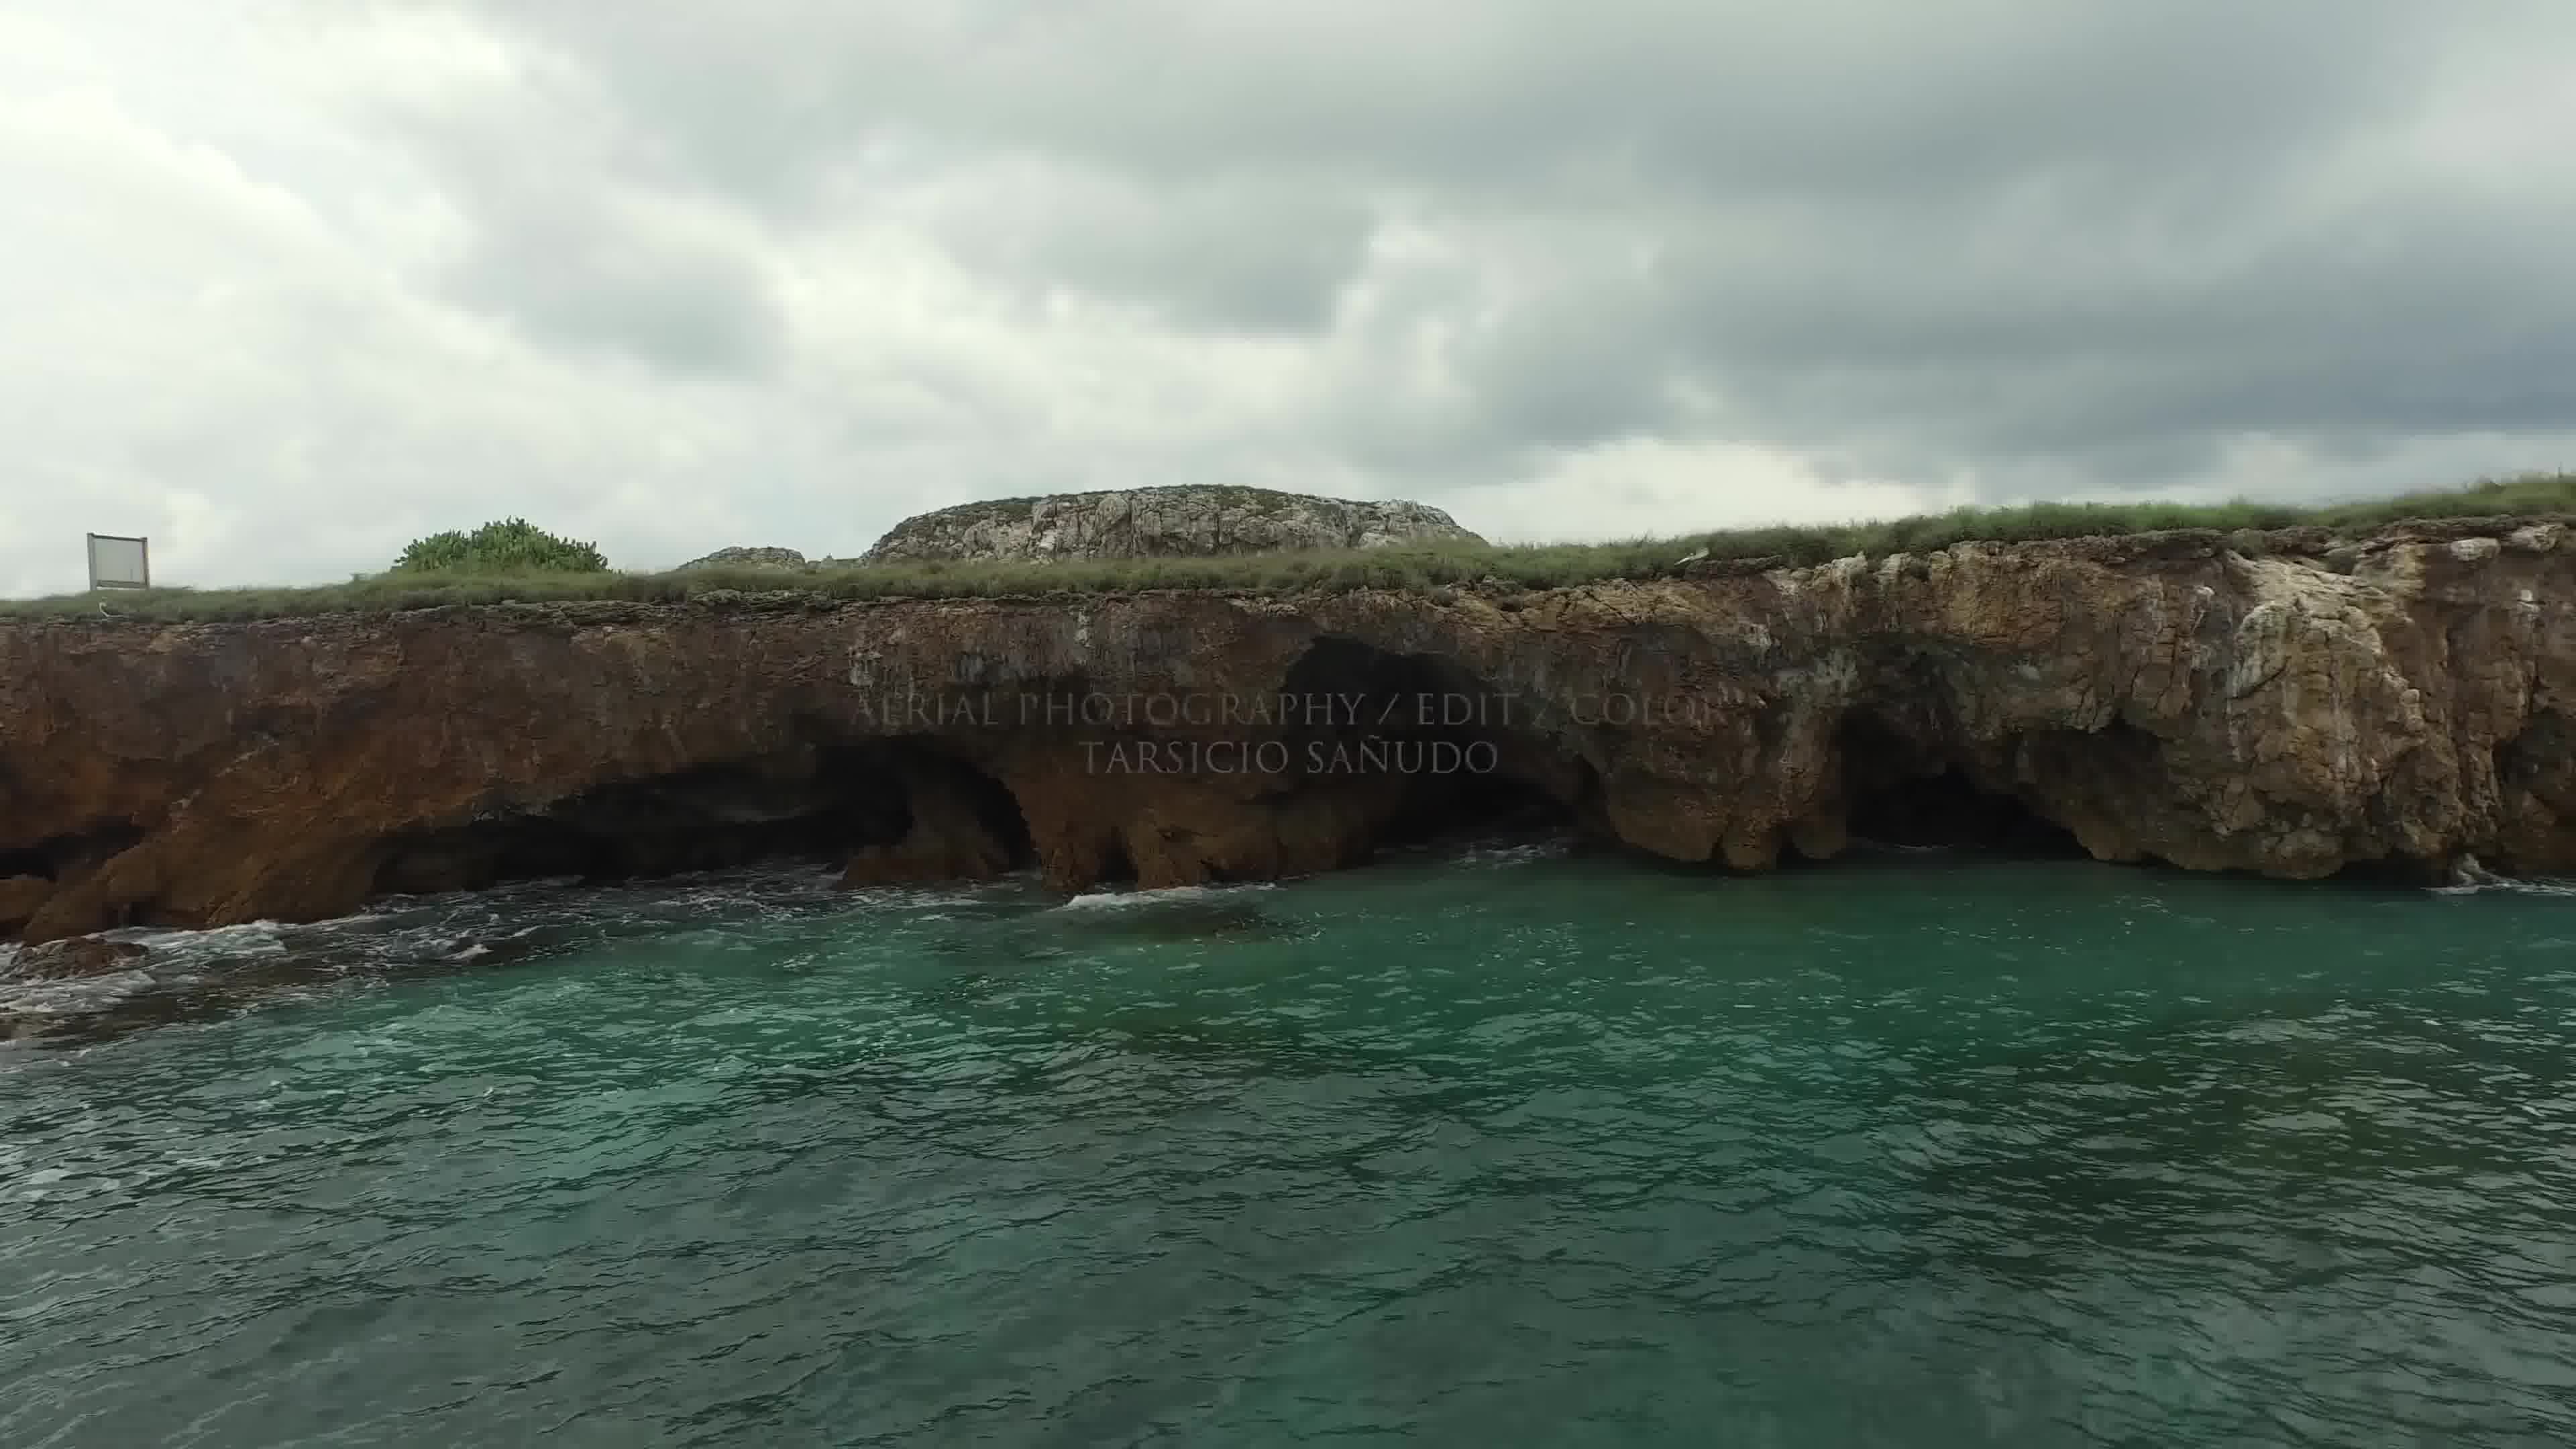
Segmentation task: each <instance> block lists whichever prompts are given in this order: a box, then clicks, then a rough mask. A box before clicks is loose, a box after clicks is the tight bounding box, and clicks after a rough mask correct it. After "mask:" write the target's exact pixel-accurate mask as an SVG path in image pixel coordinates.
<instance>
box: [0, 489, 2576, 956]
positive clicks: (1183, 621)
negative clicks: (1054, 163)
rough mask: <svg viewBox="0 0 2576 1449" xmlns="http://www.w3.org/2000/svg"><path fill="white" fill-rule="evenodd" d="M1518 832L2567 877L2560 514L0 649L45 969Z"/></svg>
mask: <svg viewBox="0 0 2576 1449" xmlns="http://www.w3.org/2000/svg"><path fill="white" fill-rule="evenodd" d="M2239 542H2242V541H2241V540H2239ZM1406 750H1410V751H1411V753H1410V754H1406V753H1404V752H1405V751H1406ZM1443 751H1446V754H1443V753H1442V752H1443ZM1508 808H1539V809H1544V810H1548V811H1552V812H1555V813H1557V814H1558V815H1560V816H1562V817H1563V818H1566V819H1569V820H1571V821H1574V822H1576V823H1578V824H1581V825H1583V826H1585V827H1587V828H1589V829H1591V830H1593V831H1595V832H1598V833H1600V834H1602V835H1605V836H1612V837H1616V838H1617V839H1619V840H1622V841H1625V842H1627V843H1629V844H1631V845H1633V846H1637V847H1641V848H1643V849H1645V850H1648V851H1652V852H1655V853H1656V854H1659V855H1663V856H1667V857H1670V858H1672V859H1675V860H1680V861H1714V862H1720V863H1723V864H1724V865H1726V866H1731V867H1735V868H1739V869H1759V868H1762V867H1765V866H1768V865H1770V864H1772V863H1774V862H1775V861H1776V860H1778V859H1779V858H1781V856H1782V855H1783V853H1784V852H1787V851H1795V852H1797V853H1800V854H1802V855H1806V856H1811V857H1823V856H1829V855H1831V854H1833V853H1834V852H1835V851H1837V850H1838V849H1840V848H1841V847H1842V845H1843V844H1844V842H1845V840H1846V839H1847V838H1848V837H1849V836H1850V835H1851V834H1852V833H1853V832H1854V830H1855V829H1858V830H1859V831H1861V832H1862V833H1866V834H1872V835H1879V836H1893V837H1900V838H1901V837H1902V836H1904V835H1905V834H1906V833H1907V832H1909V831H1921V830H1925V829H1931V830H1934V831H1936V832H1945V831H1946V832H1950V833H1956V832H1958V831H1961V830H1972V831H1986V830H1998V831H1999V830H2003V829H2006V828H2013V829H2020V830H2026V831H2038V832H2041V833H2046V832H2048V831H2050V830H2061V831H2063V832H2064V833H2065V834H2066V835H2068V836H2071V838H2072V840H2073V841H2074V842H2078V843H2080V845H2081V846H2082V848H2083V849H2085V850H2088V851H2090V852H2091V853H2093V854H2094V855H2096V856H2099V857H2103V858H2106V859H2114V860H2138V859H2150V858H2152V859H2160V860H2164V861H2169V862H2172V863H2175V864H2178V865H2182V866H2186V867H2190V868H2193V869H2202V870H2215V869H2244V870H2252V871H2260V872H2265V873H2268V874H2273V875H2280V876H2292V877H2313V876H2320V875H2324V874H2328V873H2331V872H2333V871H2335V870H2337V869H2338V868H2341V867H2344V866H2347V865H2351V864H2355V863H2361V862H2382V861H2386V862H2401V863H2409V864H2413V865H2420V866H2424V867H2427V868H2430V867H2435V866H2440V865H2443V864H2446V863H2449V862H2452V861H2454V860H2456V859H2457V858H2458V857H2459V856H2461V855H2463V854H2474V855H2476V856H2477V857H2479V858H2480V859H2481V860H2483V861H2485V862H2486V863H2487V864H2489V865H2494V866H2501V867H2503V868H2506V869H2512V870H2521V871H2539V872H2546V871H2557V870H2566V869H2569V868H2576V534H2571V532H2570V530H2569V529H2568V528H2567V527H2566V526H2564V525H2562V524H2558V523H2545V524H2536V525H2519V526H2516V525H2492V524H2491V525H2449V526H2442V527H2430V526H2428V527H2422V528H2416V529H2413V530H2409V531H2400V532H2395V533H2391V534H2389V535H2387V536H2384V537H2382V538H2379V539H2377V540H2374V541H2371V542H2369V543H2367V544H2363V545H2342V546H2336V547H2333V548H2331V550H2330V549H2329V541H2328V540H2325V539H2323V538H2321V537H2320V538H2303V537H2299V536H2291V535H2275V536H2272V537H2271V538H2270V539H2269V540H2267V542H2266V545H2265V547H2263V548H2261V549H2259V550H2253V551H2250V552H2239V551H2237V549H2236V548H2234V547H2231V546H2230V541H2229V540H2226V539H2221V538H2218V537H2216V536H2212V535H2197V534H2177V535H2164V536H2159V537H2149V538H2141V539H2133V540H2086V541H2077V542H2069V543H2058V544H2030V545H2020V546H1962V547H1959V548H1955V549H1951V550H1948V551H1945V552H1941V553H1936V554H1929V555H1908V556H1900V557H1896V558H1889V559H1884V560H1876V561H1867V562H1864V561H1859V560H1847V561H1844V562H1841V563H1836V564H1831V565H1827V566H1824V567H1819V568H1812V569H1798V570H1775V571H1768V572H1763V571H1754V570H1743V569H1738V570H1734V571H1732V572H1730V571H1728V570H1723V569H1718V570H1711V571H1709V572H1708V573H1707V574H1706V575H1705V576H1702V577H1697V578H1690V579H1680V580H1672V581H1662V582H1653V583H1631V584H1615V585H1598V586H1588V587H1581V588H1574V589H1568V590H1561V591H1553V592H1543V593H1508V592H1503V591H1501V590H1499V589H1498V590H1494V591H1483V592H1480V591H1459V592H1454V593H1450V594H1445V595H1442V596H1437V597H1424V596H1419V595H1392V594H1375V593H1355V594H1342V595H1335V596H1329V597H1322V596H1318V597H1309V598H1276V597H1232V596H1226V595H1221V594H1213V593H1172V594H1142V595H1134V596H1128V597H1119V598H1098V599H1080V600H1067V599H1050V600H1018V601H1011V600H989V601H988V600H964V601H937V602H929V601H923V602H888V603H877V604H870V605H858V606H827V605H820V604H816V603H813V602H812V601H808V600H803V599H798V598H793V597H785V596H781V597H777V598H770V599H755V600H748V601H745V600H737V601H735V602H732V603H730V604H728V605H726V606H723V607H716V606H709V605H673V606H662V605H655V606H643V605H623V604H594V605H580V606H509V607H486V608H460V609H446V610H429V611H420V612H414V613H403V614H394V615H380V616H359V615H344V616H332V617H322V618H313V619H306V620H293V621H282V622H264V623H257V624H225V625H164V624H154V623H149V622H142V621H115V620H90V621H81V622H46V623H14V624H0V929H16V930H18V931H20V932H21V933H22V934H23V935H24V936H26V937H27V938H29V939H33V940H42V939H52V938H56V937H62V936H68V935H74V934H79V933H83V932H88V931H94V930H98V929H101V928H105V927H110V926H115V925H119V924H170V925H191V926H196V925H213V924H222V923H230V922H239V921H245V920H253V919H260V918H278V919H311V918H317V917H321V916H326V915H330V914H336V913H341V912H346V911H349V910H352V909H354V908H356V907H357V906H358V905H359V904H360V903H361V902H363V901H364V900H366V899H367V898H368V897H369V896H371V895H373V894H376V893H379V892H383V891H390V890H420V889H437V888H449V887H459V886H473V885H477V884H481V883H485V882H488V881H491V880H494V879H498V878H503V877H508V876H514V875H532V874H554V873H558V872H563V871H579V872H593V873H624V872H638V871H645V872H649V871H658V870H669V869H679V868H688V867H695V866H705V865H716V864H723V863H727V862H730V861H733V860H738V859H742V858H745V857H747V856H750V855H753V854H758V853H762V852H767V851H773V850H778V849H785V848H807V849H829V850H833V851H836V852H839V853H840V856H841V858H845V859H846V860H847V861H848V862H849V871H850V875H851V878H852V879H853V880H854V881H873V880H900V879H930V878H941V877H951V876H973V875H984V874H990V873H992V872H995V871H998V870H1002V869H1006V868H1009V867H1010V866H1012V865H1013V864H1015V863H1018V862H1020V861H1024V860H1029V859H1034V860H1035V861H1036V862H1037V863H1038V864H1039V865H1041V866H1042V867H1043V868H1044V871H1045V873H1046V876H1047V878H1048V880H1049V881H1050V882H1051V883H1053V884H1054V885H1056V886H1058V887H1059V888H1063V889H1077V888H1082V887H1085V886H1088V885H1091V884H1093V883H1095V882H1098V881H1102V880H1106V879H1113V878H1119V877H1132V878H1134V879H1136V880H1137V881H1138V882H1139V883H1141V884H1143V885H1147V886H1163V885H1175V884H1186V883H1195V882H1203V881H1212V880H1241V879H1252V878H1264V877H1270V876H1276V875H1283V874H1293V873H1299V872H1304V871H1310V870H1317V869H1324V868H1329V867H1332V866H1335V865H1339V864H1344V863H1348V862H1352V861H1355V860H1357V859H1359V858H1361V857H1363V856H1364V855H1366V853H1367V852H1368V850H1369V849H1370V847H1371V846H1372V845H1373V844H1374V843H1376V842H1378V841H1379V840H1381V839H1383V838H1385V837H1386V836H1387V835H1388V834H1389V833H1390V832H1398V831H1401V830H1403V829H1405V828H1407V827H1408V826H1409V825H1414V824H1419V823H1421V822H1424V821H1433V820H1444V819H1458V818H1462V817H1473V816H1477V815H1479V814H1480V813H1490V812H1494V811H1500V810H1504V809H1508Z"/></svg>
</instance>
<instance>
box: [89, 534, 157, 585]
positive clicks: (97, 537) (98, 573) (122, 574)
mask: <svg viewBox="0 0 2576 1449" xmlns="http://www.w3.org/2000/svg"><path fill="white" fill-rule="evenodd" d="M89 586H90V587H91V588H93V589H148V588H150V587H152V546H151V544H149V543H148V542H146V541H145V540H143V539H139V538H120V537H118V536H117V535H115V534H112V533H93V534H91V535H90V536H89Z"/></svg>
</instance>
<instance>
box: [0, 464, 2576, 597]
mask: <svg viewBox="0 0 2576 1449" xmlns="http://www.w3.org/2000/svg"><path fill="white" fill-rule="evenodd" d="M2546 515H2576V474H2568V473H2554V474H2534V475H2530V476H2526V477H2521V478H2513V479H2505V480H2494V481H2488V482H2483V483H2479V484H2476V485H2473V486H2471V487H2468V488H2462V489H2449V490H2442V491H2436V492H2426V493H2411V494H2406V495H2404V496H2401V497H2395V498H2382V499H2373V500H2368V501H2364V502H2357V503H2341V504H2331V505H2328V506H2325V507H2321V508H2293V507H2286V506H2280V505H2272V504H2258V503H2244V502H2238V503H2222V504H2207V505H2204V504H2182V503H2033V504H2025V505H2022V506H2020V507H2014V508H1962V509H1956V510H1953V511H1952V512H1949V513H1940V514H1930V515H1926V516H1923V517H1917V518H1899V519H1892V520H1886V521H1881V522H1867V523H1851V524H1843V525H1839V526H1834V527H1780V528H1755V529H1738V530H1731V531H1728V532H1722V533H1704V534H1694V535H1689V536H1686V537H1681V538H1670V539H1639V540H1636V541H1634V542H1628V543H1597V544H1518V545H1495V546H1485V547H1479V546H1475V545H1470V544H1440V545H1422V546H1412V547H1396V548H1381V549H1369V550H1365V551H1330V552H1314V553H1285V554H1247V555H1235V556H1228V557H1219V558H1148V559H1119V560H1104V561H1099V562H1088V561H1076V562H1065V563H903V564H888V565H882V566H876V567H867V566H833V567H828V568H821V569H793V568H756V567H755V568H744V567H725V566H714V567H707V568H699V569H691V570H688V571H687V572H684V573H682V572H674V573H660V574H630V573H611V572H606V571H605V570H604V568H603V567H602V566H599V565H591V566H588V567H587V568H586V569H585V570H583V571H569V570H566V569H564V568H561V567H559V566H558V567H556V568H553V569H552V570H549V571H540V570H539V569H537V568H534V567H531V568H527V569H522V570H518V571H513V572H476V571H468V570H461V569H440V568H402V569H396V570H395V571H393V572H390V573H384V574H376V575H371V576H368V577H364V578H359V579H354V580H352V581H350V582H349V583H346V584H334V585H325V586H322V587H318V588H304V589H222V590H213V589H209V590H202V591H200V590H190V589H153V590H147V591H118V592H115V593H105V594H74V595H65V596H62V597H57V598H51V599H33V600H25V601H18V602H0V619H9V618H16V619H27V618H47V617H96V616H97V614H98V612H99V609H100V607H101V605H102V604H104V605H105V606H106V607H107V608H108V609H110V610H111V611H113V612H115V613H118V614H125V615H136V616H144V617H151V618H161V619H260V618H283V617H295V616H301V615H308V614H321V613H332V612H341V611H353V610H354V611H364V612H383V611H390V610H397V609H424V608H434V607H438V606H440V605H447V604H497V603H546V602H558V601H579V600H629V601H637V602H646V603H676V602H681V601H684V600H687V599H692V598H706V597H707V596H709V595H720V596H722V597H726V598H732V597H738V596H739V595H740V594H745V593H766V594H793V595H803V596H805V597H807V598H810V599H813V600H816V601H823V602H831V601H844V600H859V599H889V598H969V597H971V598H1002V597H1027V596H1032V595H1042V594H1050V593H1078V594H1120V593H1135V592H1139V591H1142V590H1146V589H1222V590H1230V591H1236V592H1246V593H1251V592H1261V593H1301V592H1309V591H1347V590H1354V589H1372V588H1374V589H1416V590H1430V589H1436V588H1441V587H1444V586H1454V585H1474V584H1479V583H1482V582H1484V581H1486V580H1489V579H1490V580H1496V581H1499V582H1500V583H1501V584H1502V585H1503V586H1505V587H1507V588H1508V587H1513V586H1518V587H1522V588H1554V587H1563V586H1566V585H1570V584H1580V583H1592V582H1599V581H1603V580H1609V579H1651V578H1664V577H1670V576H1672V575H1674V574H1676V573H1678V572H1680V566H1681V561H1682V560H1683V559H1684V558H1687V557H1690V556H1691V555H1693V554H1696V553H1700V552H1703V551H1704V552H1705V553H1706V555H1707V556H1708V558H1710V559H1712V560H1740V561H1759V562H1763V563H1767V564H1776V565H1787V566H1794V565H1804V564H1817V563H1823V562H1826V561H1827V560H1830V559H1836V558H1845V557H1850V556H1852V555H1855V554H1857V555H1863V556H1874V557H1875V556H1885V555H1887V554H1891V553H1916V552H1923V551H1926V550H1931V549H1937V548H1943V547H1946V546H1948V545H1951V544H1956V543H1971V542H1992V543H2014V542H2026V541H2031V540H2037V539H2069V538H2092V537H2118V536H2124V535H2130V534H2140V533H2154V532H2160V531H2164V530H2169V529H2215V530H2221V531H2233V530H2242V529H2253V530H2271V529H2284V528H2315V529H2322V530H2325V531H2327V532H2329V533H2332V534H2335V535H2342V536H2350V535H2361V534H2367V533H2370V532H2372V531H2374V530H2376V529H2379V528H2383V527H2386V526H2388V525H2390V524H2393V523H2399V522H2404V521H2407V520H2415V519H2426V520H2430V519H2449V518H2497V517H2505V518H2529V517H2537V516H2546ZM521 526H524V525H521ZM487 531H488V530H487ZM448 536H449V535H441V537H448ZM478 536H479V535H478ZM428 542H429V540H423V543H424V544H426V543H428ZM469 543H470V540H469ZM414 547H415V548H418V547H420V545H415V546H414ZM572 547H575V548H579V549H584V550H587V549H588V548H589V546H588V545H586V544H583V545H573V546H572ZM405 556H406V558H408V557H409V556H410V555H409V554H408V553H407V554H406V555H405ZM589 556H590V557H593V558H596V557H597V554H596V551H595V550H592V551H590V554H589Z"/></svg>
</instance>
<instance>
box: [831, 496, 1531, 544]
mask: <svg viewBox="0 0 2576 1449" xmlns="http://www.w3.org/2000/svg"><path fill="white" fill-rule="evenodd" d="M1439 540H1450V541H1457V542H1466V543H1482V542H1483V541H1484V540H1483V539H1480V538H1478V537H1477V536H1476V535H1475V534H1472V533H1469V532H1468V531H1467V530H1465V529H1463V528H1460V527H1459V526H1458V524H1457V521H1456V520H1455V519H1452V518H1451V517H1450V516H1449V515H1448V514H1446V513H1443V512H1441V511H1440V510H1439V509H1437V508H1430V507H1426V506H1424V505H1423V504H1419V503H1369V502H1355V501H1352V500H1349V499H1343V498H1312V497H1308V496H1306V495H1305V494H1302V493H1274V492H1271V491H1269V490H1267V489H1262V488H1226V487H1200V486H1180V487H1172V488H1133V489H1126V490H1123V491H1114V492H1107V493H1063V494H1058V495H1056V496H1054V497H1051V498H1009V499H1002V500H999V501H995V502H987V503H966V504H960V505H958V506H957V507H955V508H943V509H940V510H939V511H937V512H935V513H924V514H919V515H916V516H914V517H912V518H907V519H905V520H904V521H903V522H901V523H898V524H896V525H895V526H894V527H893V528H892V529H891V530H889V531H888V532H887V533H886V536H885V537H883V538H881V539H878V540H877V542H876V546H875V547H874V548H871V549H869V550H868V552H867V554H866V556H865V561H866V562H868V563H897V562H926V561H930V560H958V559H1006V560H1021V561H1029V560H1047V559H1078V558H1095V559H1096V558H1172V557H1186V556H1203V555H1210V554H1236V553H1273V552H1280V551H1285V550H1292V549H1318V548H1379V547H1383V546H1385V545H1387V544H1392V543H1408V542H1428V541H1439Z"/></svg>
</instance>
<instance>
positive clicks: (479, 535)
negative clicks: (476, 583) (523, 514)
mask: <svg viewBox="0 0 2576 1449" xmlns="http://www.w3.org/2000/svg"><path fill="white" fill-rule="evenodd" d="M607 571H608V560H607V559H606V558H605V557H603V556H601V554H600V552H599V550H598V549H596V548H593V547H592V546H590V545H589V544H586V543H577V542H575V541H574V540H572V539H569V538H558V537H557V536H555V535H554V534H551V533H548V532H546V531H545V530H544V529H542V528H539V527H537V526H536V525H535V524H533V523H530V522H528V520H526V519H524V518H509V519H503V520H502V521H500V522H498V523H487V524H485V525H483V526H482V527H481V528H478V529H476V530H474V531H473V532H472V533H459V532H457V531H456V530H454V529H449V530H448V531H447V532H445V533H433V534H431V535H430V536H429V537H427V538H417V539H414V540H412V543H411V546H410V547H409V548H406V549H404V550H403V551H402V557H400V558H398V559H395V560H394V566H393V572H395V573H399V574H424V573H440V574H481V575H486V576H489V575H494V574H499V575H508V576H516V575H521V574H550V573H574V574H597V573H606V572H607Z"/></svg>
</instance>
